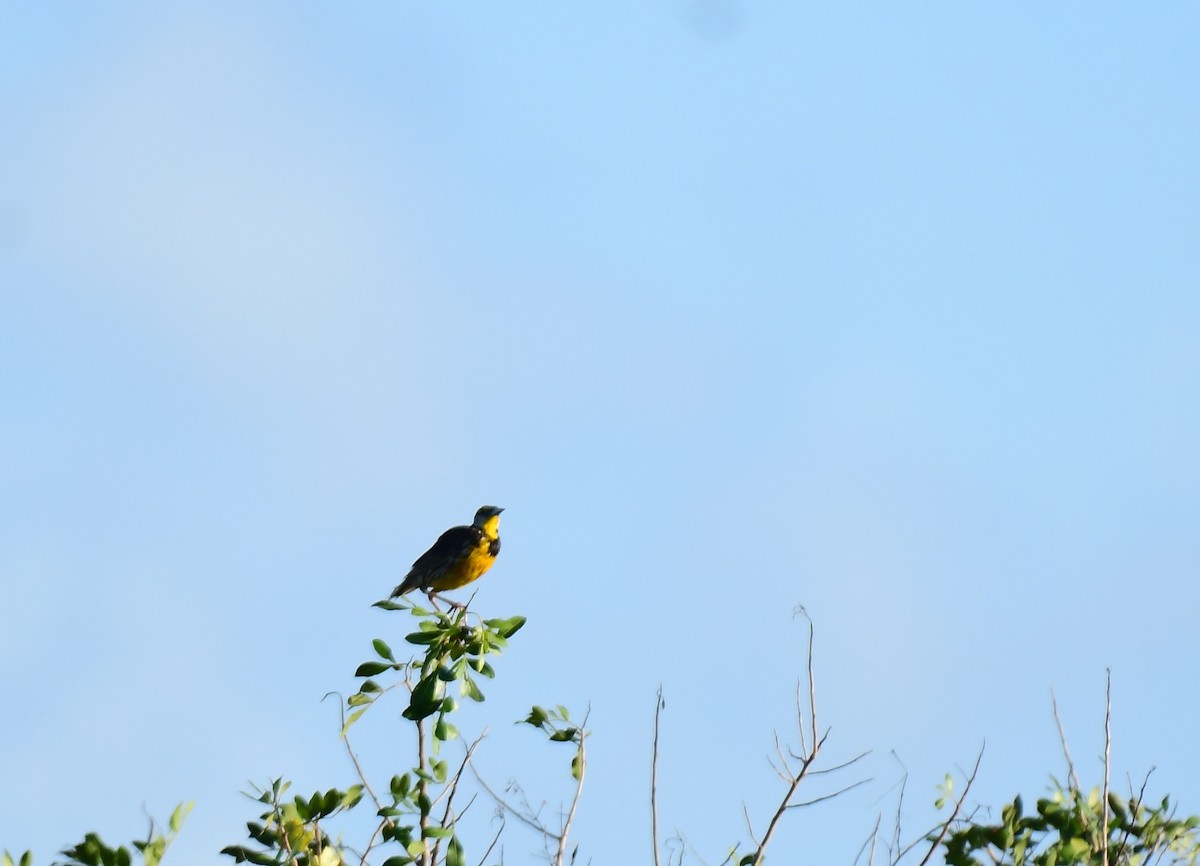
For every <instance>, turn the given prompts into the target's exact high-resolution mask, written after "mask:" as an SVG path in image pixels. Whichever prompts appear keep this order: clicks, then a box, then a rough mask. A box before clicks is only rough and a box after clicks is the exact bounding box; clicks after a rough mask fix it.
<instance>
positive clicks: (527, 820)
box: [470, 764, 555, 839]
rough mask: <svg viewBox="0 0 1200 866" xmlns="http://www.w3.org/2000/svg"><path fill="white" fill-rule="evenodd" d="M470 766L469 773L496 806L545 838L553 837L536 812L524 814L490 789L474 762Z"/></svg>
mask: <svg viewBox="0 0 1200 866" xmlns="http://www.w3.org/2000/svg"><path fill="white" fill-rule="evenodd" d="M470 768H471V774H472V775H474V776H475V781H476V782H478V783H479V786H480V787H481V788H483V790H484V791H486V792H487V794H488V796H489V797H491V798H492V800H493V801H494V802H495V803H496V805H497V806H499V807H500V808H501V809H503V810H505V811H507V812H508V813H509V814H510V815H512V816H513V817H514V818H516V819H517V820H518V821H520V822H521V823H522V824H524V825H525V826H526V827H529V828H530V829H532V830H536V831H537V832H538V833H541V834H542V835H543V836H545V837H546V838H549V839H553V838H555V835H554V834H553V833H551V832H550V831H549V830H548V829H546V825H545V824H543V823H542V822H541V821H540V820H538V818H537V815H536V813H534V812H533V811H532V810H530V815H532V817H530V815H526V814H524V813H523V812H522V811H521V810H520V809H518V808H517V807H516V806H514V805H513V804H512V803H510V802H508V801H507V800H505V799H504V798H503V797H501V796H500V795H499V794H497V793H496V792H495V791H493V790H492V789H491V786H490V785H488V783H487V782H485V781H484V780H483V777H482V776H481V775H479V771H478V770H476V769H475V765H474V764H471V765H470Z"/></svg>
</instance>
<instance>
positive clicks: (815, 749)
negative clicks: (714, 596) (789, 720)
mask: <svg viewBox="0 0 1200 866" xmlns="http://www.w3.org/2000/svg"><path fill="white" fill-rule="evenodd" d="M797 613H798V614H804V617H805V619H808V615H807V614H806V613H804V609H803V608H798V609H797ZM813 643H814V629H813V624H812V620H809V622H808V707H809V712H808V720H807V721H808V722H809V731H810V733H811V736H812V747H811V748H806V749H805V750H804V751H805V754H804V757H803V758H801V759H800V767H799V769H798V770H796V771H795V773H794V774H793V775H792V777H791V781H790V782H789V784H788V788H787V791H786V792H785V793H784V795H783V798H782V799H781V800H780V802H779V806H778V807H777V808H776V810H775V814H774V815H772V816H771V820H770V821H768V822H767V829H766V832H765V833H763V838H762V841H761V842H759V843H757V850H756V851H755V852H754V859H753V860H752V861H751V862H752V863H753V864H754V866H760V864H761V863H762V861H763V857H764V856H765V854H766V850H767V846H768V845H770V844H771V839H772V838H773V837H774V835H775V830H776V828H777V827H778V826H779V821H780V820H781V819H782V818H783V815H784V813H785V812H786V811H787V809H788V805H789V804H790V803H791V801H792V797H794V796H795V795H796V789H797V788H799V787H800V783H801V782H803V781H804V779H805V778H806V777H807V776H808V771H809V768H810V767H812V765H813V763H814V762H815V761H816V760H817V756H818V754H820V751H821V746H822V745H823V744H824V742H825V739H826V737H828V736H829V732H828V731H826V732H825V734H824V735H823V736H818V734H817V685H816V678H815V676H814V673H813ZM796 704H797V706H796V714H797V723H798V725H799V728H800V735H801V739H803V738H804V728H805V718H804V716H805V714H804V711H803V707H802V706H801V701H800V689H799V687H797V689H796ZM785 766H786V764H785ZM789 771H790V770H789ZM752 841H753V839H752Z"/></svg>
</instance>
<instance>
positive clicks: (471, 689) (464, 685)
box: [458, 677, 483, 701]
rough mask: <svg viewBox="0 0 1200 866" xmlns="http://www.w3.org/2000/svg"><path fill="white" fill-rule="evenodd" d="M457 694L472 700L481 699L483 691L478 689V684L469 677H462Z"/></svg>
mask: <svg viewBox="0 0 1200 866" xmlns="http://www.w3.org/2000/svg"><path fill="white" fill-rule="evenodd" d="M458 694H459V696H461V697H467V698H470V699H471V700H473V701H482V700H483V692H481V691H480V690H479V686H478V685H476V684H475V680H473V679H471V678H470V677H464V678H463V681H462V682H461V683H460V684H459V686H458Z"/></svg>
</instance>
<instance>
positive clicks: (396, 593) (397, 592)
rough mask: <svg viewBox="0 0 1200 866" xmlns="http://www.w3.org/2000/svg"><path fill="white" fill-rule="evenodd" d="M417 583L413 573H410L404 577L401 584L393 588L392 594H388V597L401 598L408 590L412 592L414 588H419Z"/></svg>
mask: <svg viewBox="0 0 1200 866" xmlns="http://www.w3.org/2000/svg"><path fill="white" fill-rule="evenodd" d="M417 585H418V582H417V581H416V580H414V579H413V576H412V575H411V574H409V575H408V576H407V577H405V578H404V580H403V581H401V583H400V585H399V586H397V587H396V588H395V589H393V590H392V594H391V595H390V596H388V598H399V597H400V596H402V595H404V594H405V593H406V592H412V591H413V590H414V589H416V588H417Z"/></svg>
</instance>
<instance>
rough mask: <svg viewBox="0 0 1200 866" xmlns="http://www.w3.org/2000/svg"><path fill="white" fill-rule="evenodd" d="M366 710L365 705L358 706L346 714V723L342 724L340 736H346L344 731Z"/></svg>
mask: <svg viewBox="0 0 1200 866" xmlns="http://www.w3.org/2000/svg"><path fill="white" fill-rule="evenodd" d="M366 711H367V708H366V707H359V708H358V709H357V710H355V711H354V712H352V713H351V714H350V715H348V716H346V724H344V725H342V736H343V737H344V736H346V731H348V730H350V726H351V725H353V724H354V723H355V722H357V721H358V720H359V719H361V718H362V714H363V713H365V712H366Z"/></svg>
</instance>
